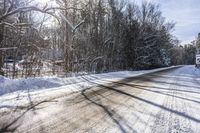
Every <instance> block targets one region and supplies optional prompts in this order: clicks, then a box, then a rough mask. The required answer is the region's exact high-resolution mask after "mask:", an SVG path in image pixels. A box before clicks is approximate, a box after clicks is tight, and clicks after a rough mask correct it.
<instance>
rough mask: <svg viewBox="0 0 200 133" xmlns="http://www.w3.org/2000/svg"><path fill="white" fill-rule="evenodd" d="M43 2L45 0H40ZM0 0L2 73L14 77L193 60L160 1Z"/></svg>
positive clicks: (192, 47)
mask: <svg viewBox="0 0 200 133" xmlns="http://www.w3.org/2000/svg"><path fill="white" fill-rule="evenodd" d="M40 1H41V0H40ZM40 1H38V0H0V75H4V76H7V77H11V78H18V77H25V78H27V77H35V76H42V75H55V74H56V75H63V74H64V75H72V74H87V73H102V72H110V71H121V70H146V69H153V68H159V67H166V66H171V65H182V64H194V63H195V53H196V42H197V41H194V42H192V43H191V44H187V45H184V46H182V45H180V42H179V40H178V39H177V38H176V37H175V36H173V34H172V32H173V30H174V27H175V23H174V22H168V21H167V20H166V19H165V17H164V16H163V15H162V12H161V10H160V6H159V5H157V4H155V3H152V2H149V3H148V2H143V3H142V4H141V5H138V4H137V3H134V2H131V1H128V0H49V1H47V2H46V3H40Z"/></svg>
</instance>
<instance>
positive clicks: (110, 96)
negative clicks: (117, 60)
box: [0, 66, 200, 133]
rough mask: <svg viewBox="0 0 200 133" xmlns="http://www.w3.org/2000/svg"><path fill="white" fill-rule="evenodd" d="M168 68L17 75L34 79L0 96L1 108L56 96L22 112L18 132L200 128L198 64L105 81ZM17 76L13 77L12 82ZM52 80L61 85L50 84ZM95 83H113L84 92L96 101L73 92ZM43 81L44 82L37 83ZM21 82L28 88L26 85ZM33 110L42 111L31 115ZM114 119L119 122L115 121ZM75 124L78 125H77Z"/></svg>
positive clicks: (176, 130) (5, 109)
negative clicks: (25, 112) (50, 74)
mask: <svg viewBox="0 0 200 133" xmlns="http://www.w3.org/2000/svg"><path fill="white" fill-rule="evenodd" d="M165 69H169V68H164V69H155V70H149V71H121V72H112V73H104V74H93V75H85V76H79V77H70V78H59V77H40V78H36V79H33V78H30V79H18V80H14V81H15V82H19V81H20V80H22V81H25V82H27V83H31V85H30V86H26V87H27V89H28V91H25V90H18V91H15V92H12V93H5V94H3V95H2V96H0V108H1V112H2V111H7V110H8V111H10V110H12V109H15V107H16V106H18V107H21V106H20V105H23V107H24V106H25V107H26V104H32V103H39V102H38V101H48V100H49V101H51V100H52V101H53V102H55V103H44V104H43V105H41V106H38V107H37V108H36V111H35V110H34V109H33V110H32V111H30V112H28V113H27V114H26V116H24V117H23V121H22V122H23V124H22V125H21V126H20V127H19V129H18V130H17V131H18V132H20V131H21V132H23V131H24V132H25V131H26V132H27V131H29V132H37V131H39V130H40V128H41V127H43V128H45V129H46V131H47V130H48V129H49V130H51V132H58V131H63V129H65V130H67V131H71V130H73V132H80V131H81V129H87V130H84V131H90V132H119V130H120V128H119V127H118V126H117V125H120V127H121V129H123V131H125V132H133V131H135V132H146V133H149V132H156V133H157V132H191V133H192V132H199V121H200V113H199V109H200V107H199V103H200V102H199V95H200V93H199V81H200V70H199V69H195V68H194V66H185V67H182V68H179V69H174V70H173V71H167V72H166V73H154V74H152V75H147V76H145V77H144V78H139V79H138V81H137V80H133V81H132V79H131V80H130V81H124V82H123V81H120V82H121V83H124V85H122V86H121V85H118V84H115V83H114V82H113V83H112V84H106V83H111V82H110V81H117V80H120V79H124V78H128V77H134V76H139V75H143V74H147V73H152V72H157V71H161V70H165ZM146 79H149V80H146ZM40 80H42V81H43V82H47V81H48V83H46V84H47V85H46V86H45V85H44V84H40V83H39V82H40ZM14 81H13V80H10V82H14ZM33 81H34V82H33ZM6 82H7V81H6ZM52 82H53V83H55V84H56V85H55V86H58V87H54V85H51V84H50V83H52ZM91 82H92V83H91ZM94 83H98V84H102V85H105V86H108V87H110V86H111V87H114V88H113V90H112V89H111V90H110V89H102V88H103V87H92V88H90V89H88V90H86V91H84V92H83V94H82V93H81V94H82V95H85V96H86V97H87V98H88V99H89V100H90V101H91V102H92V103H94V104H90V102H88V101H87V100H86V101H85V100H82V95H81V96H80V95H78V94H79V93H75V94H74V95H73V94H72V93H71V92H76V91H80V90H82V89H84V88H88V87H91V86H95V84H94ZM3 84H5V83H3ZM38 84H40V87H35V88H34V87H33V86H36V85H37V86H38ZM21 86H22V87H24V86H25V84H24V85H21ZM132 86H135V87H132ZM26 87H24V88H26ZM115 87H116V88H115ZM29 89H30V90H29ZM102 90H104V91H105V90H106V91H105V92H104V91H102ZM114 90H116V91H114ZM29 91H31V92H29ZM94 92H95V94H94ZM119 92H124V93H119ZM61 94H62V95H61ZM126 94H130V95H126ZM55 95H57V97H55ZM94 95H95V96H94ZM93 96H94V97H93ZM54 97H55V98H54ZM80 101H81V102H80ZM88 103H89V104H88ZM43 107H44V108H43ZM104 107H105V108H104ZM105 110H106V111H107V112H109V113H111V114H112V117H109V115H105V114H106V111H105ZM34 111H35V112H37V113H35V114H32V113H33V112H34ZM19 113H20V112H19ZM4 114H5V115H3V116H2V117H3V118H5V119H3V118H2V119H1V122H2V123H3V121H8V120H9V119H10V117H9V114H8V115H7V114H6V113H4ZM11 116H12V117H13V116H14V113H13V114H12V113H11ZM16 116H17V115H16ZM30 118H31V120H29V119H30ZM112 119H114V120H116V121H117V122H118V123H117V124H115V122H113V121H112ZM66 121H67V123H66ZM68 121H69V122H68ZM83 122H84V123H83ZM7 123H9V122H7ZM18 123H20V121H19V122H18ZM63 123H65V124H63ZM74 124H76V125H78V126H77V127H76V128H75V129H74V128H73V127H74V126H73V125H74ZM130 127H131V128H130ZM67 131H66V132H67Z"/></svg>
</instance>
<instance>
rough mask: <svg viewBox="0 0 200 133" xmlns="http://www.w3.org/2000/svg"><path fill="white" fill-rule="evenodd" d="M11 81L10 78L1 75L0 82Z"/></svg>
mask: <svg viewBox="0 0 200 133" xmlns="http://www.w3.org/2000/svg"><path fill="white" fill-rule="evenodd" d="M9 81H10V79H8V78H6V77H4V76H1V75H0V84H2V83H5V82H9Z"/></svg>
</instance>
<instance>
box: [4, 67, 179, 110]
mask: <svg viewBox="0 0 200 133" xmlns="http://www.w3.org/2000/svg"><path fill="white" fill-rule="evenodd" d="M174 67H177V66H172V67H166V68H158V69H153V70H142V71H119V72H109V73H103V74H91V75H84V76H77V77H68V78H60V77H56V76H54V77H37V78H28V79H25V78H21V79H8V78H5V77H3V76H0V106H4V105H6V106H12V105H16V102H17V101H16V100H14V99H15V98H17V97H24V99H20V101H21V102H25V101H26V100H27V98H28V97H27V95H30V94H31V95H35V96H39V95H41V96H45V95H49V94H52V93H55V95H56V93H61V92H63V93H73V92H77V91H80V90H83V89H86V88H89V87H93V86H95V85H96V84H93V83H92V82H90V81H93V82H102V79H103V80H104V82H106V81H108V82H109V81H118V80H121V79H124V78H130V77H135V76H141V75H144V74H148V73H153V72H157V71H162V70H167V69H171V68H174ZM11 99H13V100H11ZM18 102H19V101H18ZM25 103H26V102H25Z"/></svg>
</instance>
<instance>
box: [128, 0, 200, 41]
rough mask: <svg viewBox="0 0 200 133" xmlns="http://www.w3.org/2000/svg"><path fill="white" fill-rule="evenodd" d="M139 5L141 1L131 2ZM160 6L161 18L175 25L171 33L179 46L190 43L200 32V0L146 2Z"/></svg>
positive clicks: (155, 0)
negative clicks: (178, 42) (179, 42)
mask: <svg viewBox="0 0 200 133" xmlns="http://www.w3.org/2000/svg"><path fill="white" fill-rule="evenodd" d="M131 1H135V2H136V3H138V4H140V3H141V2H142V0H131ZM146 1H152V2H154V3H157V4H159V5H160V8H161V11H162V12H163V16H164V17H165V18H166V19H167V20H168V21H173V22H175V23H176V26H175V30H174V31H173V32H172V33H173V35H175V36H176V37H177V38H178V39H179V40H180V41H181V44H186V43H190V42H191V41H193V40H194V39H195V38H196V37H197V34H198V33H199V32H200V0H146Z"/></svg>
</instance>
